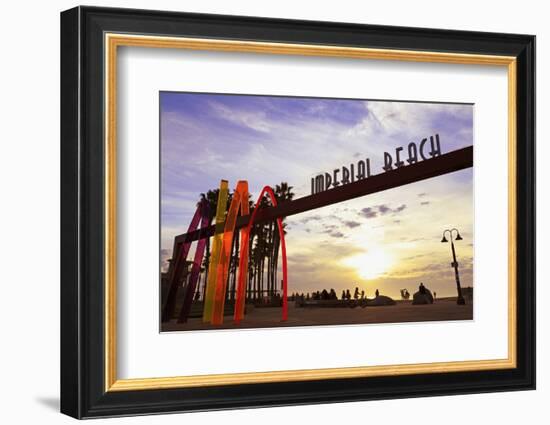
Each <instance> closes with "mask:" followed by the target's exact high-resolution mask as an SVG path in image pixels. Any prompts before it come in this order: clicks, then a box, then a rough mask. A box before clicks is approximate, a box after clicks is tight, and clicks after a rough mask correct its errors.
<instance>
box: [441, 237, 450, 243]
mask: <svg viewBox="0 0 550 425" xmlns="http://www.w3.org/2000/svg"><path fill="white" fill-rule="evenodd" d="M441 242H442V243H445V242H449V241H448V240H447V238H446V237H445V235H443V239H441Z"/></svg>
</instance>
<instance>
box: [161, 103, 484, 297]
mask: <svg viewBox="0 0 550 425" xmlns="http://www.w3.org/2000/svg"><path fill="white" fill-rule="evenodd" d="M473 111H474V107H473V106H472V105H465V104H442V103H413V102H395V101H380V100H376V101H373V100H356V99H321V98H296V97H277V96H247V95H223V94H201V93H175V92H161V93H160V125H161V133H160V137H161V259H162V267H163V268H164V269H165V267H166V260H167V259H168V258H170V257H171V251H172V245H173V239H174V237H175V236H176V235H178V234H182V233H185V232H186V230H187V227H188V225H189V222H190V221H191V217H192V215H193V214H194V212H195V209H196V204H197V202H198V200H199V199H200V194H201V193H204V192H206V191H207V190H209V189H216V188H218V187H219V183H220V180H221V179H225V180H228V181H229V187H230V189H231V190H232V189H233V188H234V187H235V184H236V183H237V181H238V180H248V183H249V190H250V193H251V194H252V198H253V199H254V200H255V199H256V198H257V196H258V194H259V191H260V190H261V188H262V187H263V186H265V185H270V186H273V187H274V186H275V185H276V184H279V183H280V182H282V181H285V182H287V183H288V184H289V185H291V186H292V187H293V191H294V193H295V199H297V198H300V197H303V196H307V195H309V194H310V193H311V183H310V181H311V178H312V177H314V176H316V175H317V174H319V173H324V172H330V171H332V170H333V169H335V168H341V167H342V166H348V168H349V164H351V163H355V164H356V163H357V161H358V160H360V159H365V158H370V163H371V174H372V175H374V174H380V173H384V170H383V169H382V167H383V165H384V162H383V154H384V152H385V151H387V152H389V153H392V155H394V154H395V149H396V148H398V147H400V146H402V147H404V148H405V152H406V147H407V145H408V144H409V143H410V142H415V143H417V144H418V143H420V141H421V140H422V139H423V138H425V137H428V138H429V136H431V135H434V134H436V133H437V134H439V138H440V143H441V152H442V153H447V152H451V151H454V150H457V149H460V148H463V147H466V146H471V145H473ZM428 145H429V143H428ZM285 222H286V223H287V228H286V229H287V235H286V244H287V259H288V270H289V282H288V284H289V293H292V292H303V293H307V292H312V291H316V290H322V289H327V290H328V289H330V288H334V289H335V290H336V292H337V294H338V295H340V293H341V291H342V289H350V291H351V292H352V293H353V290H354V288H355V287H359V289H360V290H365V292H366V294H367V296H369V297H370V296H373V294H374V292H375V290H376V289H379V291H380V293H381V294H385V295H388V296H391V297H393V298H399V297H400V295H399V290H400V289H402V288H407V289H408V290H409V292H411V293H414V292H416V290H417V288H418V286H419V284H420V282H423V283H424V285H425V286H426V287H428V288H429V289H431V290H432V291H436V292H437V294H438V297H443V296H455V295H456V285H455V280H454V271H453V269H452V268H451V261H452V259H451V247H450V244H449V243H447V244H443V243H441V235H442V232H443V230H445V229H447V228H458V229H459V231H460V234H461V236H462V237H463V240H462V241H457V242H455V248H456V252H457V259H458V262H459V270H460V278H461V283H462V286H463V287H466V286H473V169H472V168H470V169H466V170H462V171H458V172H454V173H450V174H446V175H444V176H439V177H435V178H432V179H428V180H423V181H420V182H416V183H413V184H409V185H406V186H401V187H398V188H394V189H390V190H386V191H383V192H379V193H376V194H372V195H368V196H364V197H362V198H357V199H354V200H351V201H346V202H342V203H339V204H335V205H332V206H328V207H324V208H320V209H316V210H313V211H308V212H305V213H302V214H297V215H294V216H291V217H287V218H286V219H285Z"/></svg>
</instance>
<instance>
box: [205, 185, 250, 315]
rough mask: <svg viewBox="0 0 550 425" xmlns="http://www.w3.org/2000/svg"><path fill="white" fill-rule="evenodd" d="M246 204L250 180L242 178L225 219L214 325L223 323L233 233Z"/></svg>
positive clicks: (214, 307) (214, 309) (215, 299)
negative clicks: (241, 210)
mask: <svg viewBox="0 0 550 425" xmlns="http://www.w3.org/2000/svg"><path fill="white" fill-rule="evenodd" d="M244 204H246V208H247V209H248V182H247V181H246V180H240V181H239V182H238V183H237V187H236V188H235V192H234V193H233V199H232V201H231V205H230V206H229V211H228V212H227V218H226V220H225V226H224V233H223V240H222V248H221V252H220V260H219V263H218V268H217V276H216V291H215V294H214V306H213V312H212V324H214V325H221V324H222V323H223V314H224V309H225V293H226V289H227V277H228V272H229V262H230V259H231V248H232V246H233V234H234V231H235V223H236V221H237V215H238V214H239V209H242V208H243V205H244Z"/></svg>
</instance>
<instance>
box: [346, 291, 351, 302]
mask: <svg viewBox="0 0 550 425" xmlns="http://www.w3.org/2000/svg"><path fill="white" fill-rule="evenodd" d="M346 299H347V300H351V293H350V292H349V289H346Z"/></svg>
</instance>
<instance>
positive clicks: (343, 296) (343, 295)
mask: <svg viewBox="0 0 550 425" xmlns="http://www.w3.org/2000/svg"><path fill="white" fill-rule="evenodd" d="M342 299H343V300H345V299H346V291H344V290H343V289H342Z"/></svg>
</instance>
